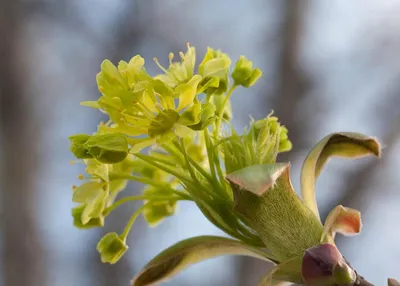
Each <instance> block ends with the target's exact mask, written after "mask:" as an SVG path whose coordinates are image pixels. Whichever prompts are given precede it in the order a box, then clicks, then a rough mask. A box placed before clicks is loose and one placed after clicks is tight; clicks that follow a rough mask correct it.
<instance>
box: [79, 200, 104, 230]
mask: <svg viewBox="0 0 400 286" xmlns="http://www.w3.org/2000/svg"><path fill="white" fill-rule="evenodd" d="M85 208H86V205H85V204H83V205H80V206H77V207H75V208H72V211H71V214H72V218H73V224H74V226H75V227H77V228H80V229H88V228H95V227H102V226H104V217H103V216H100V217H96V218H90V219H89V221H88V222H87V223H85V224H83V223H82V214H83V212H84V210H85Z"/></svg>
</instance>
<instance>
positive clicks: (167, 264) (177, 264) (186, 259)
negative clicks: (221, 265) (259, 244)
mask: <svg viewBox="0 0 400 286" xmlns="http://www.w3.org/2000/svg"><path fill="white" fill-rule="evenodd" d="M228 254H233V255H245V256H251V257H255V258H258V259H261V260H265V261H270V259H269V258H268V253H265V252H263V251H262V250H260V249H258V248H254V247H251V246H248V245H246V244H244V243H242V242H240V241H236V240H232V239H228V238H224V237H218V236H198V237H193V238H189V239H186V240H183V241H181V242H179V243H177V244H175V245H173V246H171V247H170V248H168V249H166V250H164V251H163V252H161V253H160V254H159V255H157V256H156V257H155V258H154V259H152V260H151V261H150V262H149V263H148V264H147V265H146V266H145V267H144V268H143V270H142V271H141V272H140V273H139V274H138V275H136V277H135V278H133V280H132V286H144V285H153V284H155V283H159V282H161V281H163V280H166V279H168V278H170V277H172V276H173V275H175V274H177V273H178V272H180V271H181V270H183V269H185V268H186V267H187V266H189V265H190V264H194V263H197V262H200V261H203V260H206V259H209V258H213V257H216V256H220V255H228Z"/></svg>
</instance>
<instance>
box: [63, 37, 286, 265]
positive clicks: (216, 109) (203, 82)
mask: <svg viewBox="0 0 400 286" xmlns="http://www.w3.org/2000/svg"><path fill="white" fill-rule="evenodd" d="M179 56H180V58H181V60H180V61H174V55H173V54H172V53H170V54H169V66H168V67H167V68H164V67H162V66H161V65H160V64H159V62H158V60H157V59H154V60H155V62H156V64H157V65H158V66H159V67H160V69H161V70H162V73H161V74H158V75H156V76H151V75H149V74H148V73H147V72H146V69H145V67H144V62H145V61H144V59H143V58H142V57H140V56H135V57H133V58H132V59H131V60H130V61H129V62H125V61H120V62H119V64H118V66H115V65H114V64H113V63H111V62H110V61H108V60H105V61H103V63H102V64H101V71H100V72H99V73H98V74H97V77H96V79H97V84H98V88H99V91H100V93H101V96H100V98H99V99H98V100H97V101H89V102H88V101H87V102H83V103H82V105H84V106H90V107H93V108H97V109H100V111H102V112H103V113H105V114H107V115H108V116H109V121H107V122H106V123H100V124H99V126H98V129H97V131H96V132H95V133H93V134H76V135H73V136H71V137H70V142H71V146H70V149H71V152H72V153H73V154H74V155H75V157H76V158H77V159H79V160H81V161H82V162H84V163H85V164H86V173H87V175H85V176H83V175H80V179H83V180H84V181H83V182H82V184H81V185H80V186H78V187H75V188H74V192H73V201H74V202H76V203H79V205H78V206H77V207H75V208H73V210H72V215H73V218H74V225H75V226H77V227H79V228H92V227H101V226H103V225H104V221H105V219H106V217H107V215H108V214H109V213H110V212H112V211H113V210H114V209H115V208H117V207H118V206H119V205H121V204H123V203H126V202H129V201H134V200H142V201H143V204H144V205H143V207H142V208H141V209H140V210H138V211H137V212H139V213H142V214H143V216H144V218H145V220H146V221H147V222H148V223H149V225H150V226H156V225H157V224H158V223H160V222H161V221H162V220H163V219H164V218H166V217H168V216H171V215H173V214H174V211H175V209H176V206H177V203H178V201H181V200H189V201H193V202H194V203H195V204H196V205H197V206H198V207H199V208H200V210H201V211H202V212H203V213H204V215H205V216H206V217H207V218H208V219H209V220H210V221H211V222H212V223H213V224H215V225H216V226H217V227H219V228H221V229H222V230H223V231H225V232H226V233H227V234H229V235H231V236H232V237H235V238H237V239H239V240H241V241H244V242H246V243H248V244H251V245H258V246H260V245H262V242H261V239H260V238H259V236H258V235H257V234H256V233H255V232H254V231H253V230H252V229H251V227H249V225H248V223H247V222H246V220H244V219H243V218H240V217H238V216H237V215H236V214H235V212H234V210H233V209H232V205H233V194H232V190H231V188H230V186H229V184H228V183H227V182H226V181H225V179H224V178H225V176H226V174H227V173H230V172H232V171H233V170H237V169H240V168H243V167H246V166H249V165H253V164H259V163H265V162H268V163H273V162H275V160H276V156H277V154H278V153H279V152H285V151H289V150H290V149H291V143H290V141H289V140H288V137H287V129H286V128H285V127H283V126H281V125H280V124H279V122H278V121H277V118H276V117H274V116H272V115H270V116H268V117H266V118H265V119H261V120H257V121H254V120H252V121H251V123H250V127H249V129H248V130H247V131H245V133H244V134H243V135H239V134H238V133H237V132H236V131H235V130H234V129H233V128H232V127H230V130H231V131H230V133H231V134H229V133H226V130H227V129H224V130H225V131H224V132H223V131H222V130H223V129H222V128H223V126H225V127H226V126H230V124H229V120H230V119H231V118H232V111H231V108H230V96H231V95H232V93H233V91H234V90H235V89H236V87H238V86H243V87H246V88H247V87H250V86H252V85H253V84H255V82H256V81H257V80H258V79H259V77H260V76H261V74H262V73H261V71H260V70H259V69H253V68H252V63H251V62H250V61H249V60H248V59H246V58H245V57H243V56H242V57H240V59H239V60H238V61H237V63H236V65H235V67H234V68H233V71H232V72H231V70H230V67H231V59H230V58H229V56H227V55H226V54H225V53H223V52H221V51H220V50H214V49H211V48H208V49H207V52H206V54H205V56H204V58H203V59H202V60H201V62H200V64H199V65H198V67H197V68H196V51H195V48H194V47H192V46H190V45H189V44H188V45H187V52H186V53H185V54H184V53H182V52H180V53H179ZM129 181H137V182H141V183H143V184H145V185H146V186H145V188H144V189H143V192H142V194H140V195H135V196H128V197H124V198H122V199H118V194H119V193H120V192H121V191H123V190H125V188H126V186H127V183H128V182H129ZM137 212H136V213H135V214H134V217H135V218H136V216H137V214H138V213H137ZM131 226H132V223H128V225H127V228H126V229H125V231H124V232H125V233H128V232H129V229H130V227H131ZM106 241H108V240H106ZM102 243H104V242H102V241H101V242H100V244H99V245H101V244H102ZM99 249H103V248H101V247H100V248H99ZM121 253H122V252H121ZM121 256H122V254H121V255H117V256H116V257H112V259H107V257H109V256H108V255H102V260H103V261H105V262H110V263H115V262H116V261H117V260H118V259H119V258H120V257H121Z"/></svg>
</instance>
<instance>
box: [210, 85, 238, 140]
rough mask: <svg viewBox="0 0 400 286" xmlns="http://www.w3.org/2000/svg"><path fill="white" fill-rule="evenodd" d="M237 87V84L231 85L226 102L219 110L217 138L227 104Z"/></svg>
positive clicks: (215, 131)
mask: <svg viewBox="0 0 400 286" xmlns="http://www.w3.org/2000/svg"><path fill="white" fill-rule="evenodd" d="M236 87H237V85H232V86H231V88H230V89H229V90H228V93H227V94H226V96H225V99H224V102H223V103H222V105H221V107H220V109H219V110H218V119H217V124H216V128H215V130H214V133H215V137H216V138H218V135H219V129H220V128H221V121H222V117H223V114H224V109H225V105H226V103H227V102H228V100H229V98H230V97H231V95H232V93H233V91H234V90H235V89H236Z"/></svg>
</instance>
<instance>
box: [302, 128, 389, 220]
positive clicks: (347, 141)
mask: <svg viewBox="0 0 400 286" xmlns="http://www.w3.org/2000/svg"><path fill="white" fill-rule="evenodd" d="M380 154H381V148H380V145H379V142H378V141H377V140H376V139H375V138H372V137H367V136H365V135H363V134H360V133H352V132H343V133H333V134H331V135H328V136H326V137H325V138H324V139H322V140H321V141H320V142H319V143H318V144H317V145H316V146H315V147H314V148H313V149H312V150H311V152H310V153H309V154H308V156H307V158H306V159H305V161H304V163H303V167H302V170H301V193H302V195H303V199H304V203H305V204H306V205H307V206H308V207H309V208H310V209H311V210H312V211H313V212H314V213H315V214H316V215H317V217H319V212H318V208H317V202H316V200H315V181H316V179H317V178H318V176H319V174H320V173H321V171H322V168H323V166H324V164H325V163H326V162H327V161H328V160H329V158H330V157H332V156H339V157H345V158H359V157H364V156H367V155H375V156H378V157H379V156H380Z"/></svg>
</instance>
